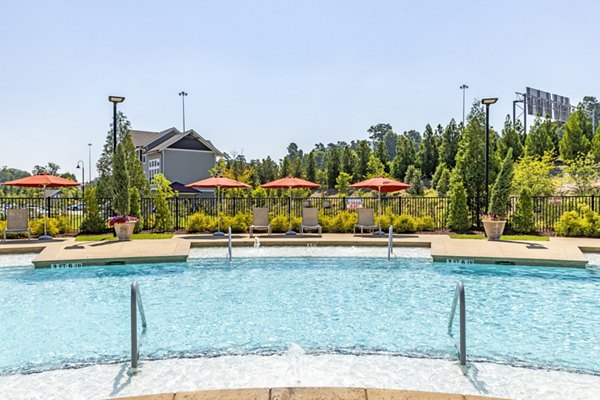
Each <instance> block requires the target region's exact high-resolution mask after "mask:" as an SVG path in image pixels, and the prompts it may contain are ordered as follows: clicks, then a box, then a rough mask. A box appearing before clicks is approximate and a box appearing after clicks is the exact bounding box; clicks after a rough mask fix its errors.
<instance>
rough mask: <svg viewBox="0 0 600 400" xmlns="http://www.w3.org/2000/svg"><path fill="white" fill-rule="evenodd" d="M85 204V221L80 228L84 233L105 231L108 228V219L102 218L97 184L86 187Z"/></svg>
mask: <svg viewBox="0 0 600 400" xmlns="http://www.w3.org/2000/svg"><path fill="white" fill-rule="evenodd" d="M83 204H84V209H83V222H82V223H81V226H80V227H79V230H80V231H81V232H82V233H100V232H104V231H105V230H106V221H104V220H102V218H100V212H99V210H98V201H97V199H96V187H95V186H88V187H87V188H86V189H85V196H84V200H83Z"/></svg>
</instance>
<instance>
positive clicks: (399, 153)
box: [391, 134, 416, 180]
mask: <svg viewBox="0 0 600 400" xmlns="http://www.w3.org/2000/svg"><path fill="white" fill-rule="evenodd" d="M415 159H416V150H415V143H414V141H413V140H412V138H411V137H410V136H408V135H406V134H404V135H401V136H399V137H398V143H397V145H396V157H394V161H393V162H392V171H391V172H392V176H393V177H394V178H395V179H399V180H403V179H404V176H405V175H406V171H407V169H408V167H409V166H410V165H414V164H415Z"/></svg>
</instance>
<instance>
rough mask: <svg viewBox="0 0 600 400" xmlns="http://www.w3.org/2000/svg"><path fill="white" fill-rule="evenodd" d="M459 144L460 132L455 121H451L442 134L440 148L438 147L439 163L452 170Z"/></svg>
mask: <svg viewBox="0 0 600 400" xmlns="http://www.w3.org/2000/svg"><path fill="white" fill-rule="evenodd" d="M459 143H460V130H459V129H458V126H457V125H456V121H454V119H452V120H450V123H448V125H447V126H446V129H444V131H443V132H442V138H441V141H440V146H439V147H438V154H439V162H440V163H444V164H446V165H447V166H448V167H449V168H454V165H455V163H456V153H457V152H458V144H459Z"/></svg>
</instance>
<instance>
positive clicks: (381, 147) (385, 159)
mask: <svg viewBox="0 0 600 400" xmlns="http://www.w3.org/2000/svg"><path fill="white" fill-rule="evenodd" d="M375 156H376V157H377V158H378V159H379V161H381V164H383V169H384V171H385V172H386V173H387V172H390V165H389V162H390V154H389V153H388V151H387V147H386V145H385V142H383V141H381V142H377V144H376V145H375Z"/></svg>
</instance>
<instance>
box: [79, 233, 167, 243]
mask: <svg viewBox="0 0 600 400" xmlns="http://www.w3.org/2000/svg"><path fill="white" fill-rule="evenodd" d="M172 237H173V234H172V233H134V234H133V236H132V237H131V239H134V240H135V239H142V240H143V239H171V238H172ZM117 239H118V238H117V237H116V236H113V235H112V233H107V234H104V235H79V236H77V237H76V238H75V241H76V242H101V241H106V240H117Z"/></svg>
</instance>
